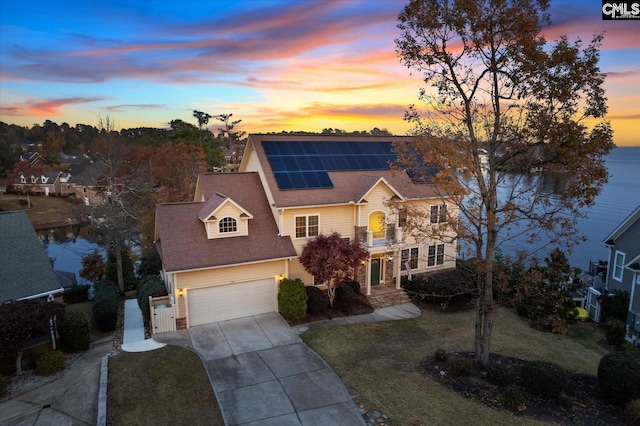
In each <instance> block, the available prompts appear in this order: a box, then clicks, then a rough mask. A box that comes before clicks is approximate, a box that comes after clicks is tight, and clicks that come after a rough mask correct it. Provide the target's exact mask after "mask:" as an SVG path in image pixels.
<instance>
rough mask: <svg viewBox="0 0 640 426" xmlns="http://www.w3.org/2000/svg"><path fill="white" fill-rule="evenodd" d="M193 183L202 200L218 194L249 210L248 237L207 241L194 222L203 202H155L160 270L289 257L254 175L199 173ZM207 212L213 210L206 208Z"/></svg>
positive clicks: (284, 239) (288, 245)
mask: <svg viewBox="0 0 640 426" xmlns="http://www.w3.org/2000/svg"><path fill="white" fill-rule="evenodd" d="M199 183H200V185H201V188H202V193H203V195H204V199H205V200H209V199H211V198H214V197H215V198H217V200H216V203H218V202H219V201H220V200H219V198H220V196H219V195H216V193H217V192H221V193H224V195H225V197H228V198H230V199H231V200H233V201H234V202H235V203H237V204H238V205H239V206H240V207H242V208H243V209H245V210H246V211H248V212H250V213H251V214H252V215H253V219H249V235H248V236H239V237H229V238H219V239H207V234H206V230H205V224H204V223H203V222H202V221H201V220H200V219H199V218H198V216H199V215H200V216H203V213H202V212H201V210H202V209H203V207H204V206H205V204H207V201H204V202H193V203H172V204H159V205H158V206H156V235H157V236H158V238H159V240H158V245H159V247H158V251H159V253H160V254H161V257H162V263H163V266H164V269H165V271H167V272H175V271H181V270H190V269H201V268H209V267H217V266H225V265H233V264H242V263H251V262H260V261H266V260H270V259H283V258H288V257H295V256H296V251H295V249H294V247H293V244H292V242H291V239H290V238H289V237H280V236H278V227H277V226H276V222H275V220H274V218H273V214H272V213H271V208H270V207H269V203H268V201H267V197H266V195H265V193H264V191H263V189H262V185H261V184H260V177H259V176H258V173H255V172H253V173H204V174H201V175H200V176H199ZM212 208H214V207H213V206H212Z"/></svg>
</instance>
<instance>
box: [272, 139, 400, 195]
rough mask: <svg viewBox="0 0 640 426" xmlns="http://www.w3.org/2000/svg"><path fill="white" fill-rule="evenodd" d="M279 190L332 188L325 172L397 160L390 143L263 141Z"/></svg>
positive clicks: (366, 167) (380, 165)
mask: <svg viewBox="0 0 640 426" xmlns="http://www.w3.org/2000/svg"><path fill="white" fill-rule="evenodd" d="M262 146H263V147H264V151H265V154H266V155H267V159H268V160H269V164H270V165H271V170H272V171H273V175H274V176H275V178H276V182H277V183H278V188H280V190H290V189H312V188H333V183H332V182H331V179H330V178H329V174H328V172H331V171H354V170H386V169H388V168H389V167H390V165H391V163H393V162H394V161H395V159H396V153H395V152H394V151H393V145H392V143H391V142H337V141H324V142H323V141H317V142H315V141H312V142H299V141H286V142H278V141H263V142H262Z"/></svg>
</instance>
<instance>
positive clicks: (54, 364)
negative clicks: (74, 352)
mask: <svg viewBox="0 0 640 426" xmlns="http://www.w3.org/2000/svg"><path fill="white" fill-rule="evenodd" d="M64 366H65V359H64V354H63V353H62V352H60V351H49V352H42V353H41V354H39V355H38V357H37V358H36V374H37V375H38V376H50V375H52V374H55V373H57V372H58V371H62V370H64Z"/></svg>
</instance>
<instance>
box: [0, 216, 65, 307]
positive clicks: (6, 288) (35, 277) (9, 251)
mask: <svg viewBox="0 0 640 426" xmlns="http://www.w3.org/2000/svg"><path fill="white" fill-rule="evenodd" d="M0 277H2V278H1V279H0V303H4V302H7V301H9V300H23V299H37V298H47V299H52V298H54V297H56V296H58V295H61V294H62V292H63V288H62V286H61V285H60V282H59V281H58V277H57V275H56V274H55V272H54V271H53V267H52V266H51V262H50V260H49V258H48V257H47V254H46V253H45V251H44V248H43V247H42V243H41V242H40V241H39V240H38V236H37V235H36V232H35V230H34V229H33V225H31V222H30V221H29V217H28V216H27V213H26V212H25V211H24V210H17V211H5V212H0Z"/></svg>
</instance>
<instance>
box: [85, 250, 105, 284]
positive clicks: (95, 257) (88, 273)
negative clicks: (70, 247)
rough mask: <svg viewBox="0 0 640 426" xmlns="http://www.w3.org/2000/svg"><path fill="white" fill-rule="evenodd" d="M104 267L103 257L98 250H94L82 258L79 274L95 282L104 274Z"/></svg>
mask: <svg viewBox="0 0 640 426" xmlns="http://www.w3.org/2000/svg"><path fill="white" fill-rule="evenodd" d="M105 268H106V265H105V263H104V257H102V254H101V253H100V251H98V250H94V251H92V252H91V253H89V254H88V255H86V256H85V257H83V258H82V269H81V270H80V276H81V277H82V278H84V279H85V280H88V281H91V282H92V283H97V282H98V281H100V280H101V279H102V277H103V276H104V270H105Z"/></svg>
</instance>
